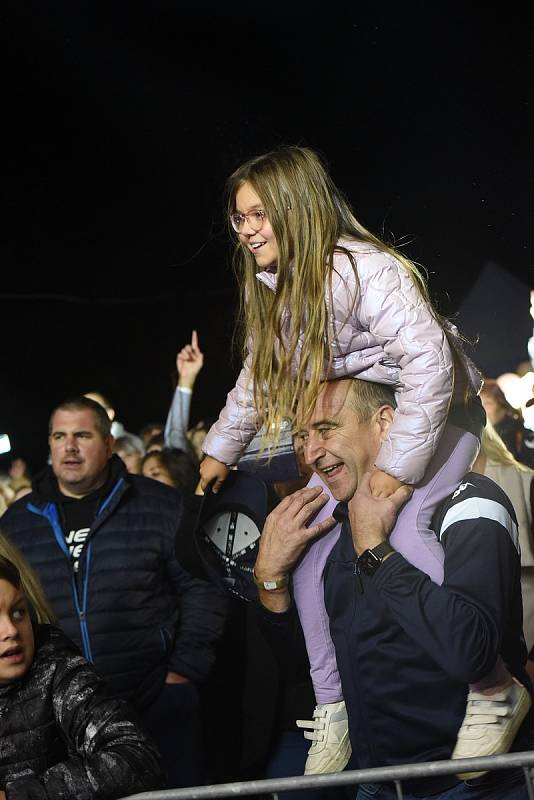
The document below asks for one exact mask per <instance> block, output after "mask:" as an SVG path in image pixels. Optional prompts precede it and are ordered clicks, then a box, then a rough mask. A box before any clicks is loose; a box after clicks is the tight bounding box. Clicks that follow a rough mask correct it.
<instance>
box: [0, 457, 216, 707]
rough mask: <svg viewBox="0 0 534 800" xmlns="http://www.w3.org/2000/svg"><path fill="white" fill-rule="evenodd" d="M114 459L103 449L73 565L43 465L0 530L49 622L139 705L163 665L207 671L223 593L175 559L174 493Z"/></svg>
mask: <svg viewBox="0 0 534 800" xmlns="http://www.w3.org/2000/svg"><path fill="white" fill-rule="evenodd" d="M119 461H120V460H119V459H118V458H117V457H116V456H114V457H113V458H112V462H111V469H112V474H113V476H114V478H115V479H114V480H112V481H111V486H112V488H111V490H110V491H108V492H107V496H104V497H102V502H101V503H100V505H99V508H98V511H97V514H96V517H95V519H94V521H93V523H92V525H91V527H90V531H89V534H88V537H87V540H86V542H85V544H84V547H83V550H82V553H81V556H80V558H79V562H78V563H79V567H78V571H77V572H74V570H73V561H72V559H71V557H70V553H69V549H68V546H67V544H66V542H65V536H64V531H63V530H62V524H61V513H60V509H59V508H58V505H59V504H58V502H57V498H58V492H57V481H56V480H55V478H54V476H53V473H52V470H51V468H50V467H48V468H47V469H46V470H45V472H44V473H43V474H42V476H41V478H40V480H38V481H37V482H36V488H35V489H34V491H33V492H32V493H31V494H30V495H28V496H27V497H24V498H22V499H21V500H19V501H18V502H17V503H15V504H14V505H13V506H12V507H11V508H10V509H9V510H8V511H7V512H6V514H4V516H3V517H2V530H3V531H4V532H5V533H7V534H8V536H9V538H10V539H11V541H12V542H13V544H14V545H15V546H16V547H17V548H18V549H19V550H20V551H21V552H22V553H23V555H24V556H25V557H26V558H27V560H28V561H29V562H30V564H31V565H32V566H33V567H34V568H35V570H36V571H37V573H38V575H39V577H40V579H41V582H42V584H43V587H44V590H45V593H46V595H47V597H48V600H49V601H50V604H51V605H52V608H53V610H54V612H55V613H56V615H57V617H58V624H59V625H60V626H61V628H62V629H63V631H64V632H65V634H66V635H67V636H68V637H69V638H70V639H72V640H73V641H74V642H76V644H78V646H79V647H80V648H81V650H82V652H83V654H84V655H85V657H86V658H87V659H88V660H89V661H91V662H93V663H94V664H95V667H96V669H97V671H98V672H99V674H100V675H101V676H102V677H103V678H105V679H106V681H107V683H108V687H109V689H110V692H111V693H112V694H114V695H117V696H126V697H128V698H129V699H130V700H131V701H133V702H134V703H135V704H136V705H137V707H138V708H140V709H143V708H145V707H146V706H147V705H149V704H150V703H151V702H152V700H153V699H154V698H155V696H156V695H157V694H158V693H159V691H160V690H161V688H162V686H163V683H164V681H165V676H166V674H167V672H168V671H173V672H177V673H179V674H181V675H184V676H185V677H186V678H189V679H190V680H192V681H195V682H200V681H202V680H203V679H204V678H205V677H206V676H207V674H208V672H209V670H210V668H211V666H212V664H213V661H214V658H215V649H214V646H215V643H216V641H217V640H218V639H219V637H220V636H221V634H222V630H223V626H224V620H225V613H226V601H225V598H224V597H222V596H221V594H220V592H219V591H218V590H217V589H215V588H214V587H213V586H212V585H211V584H209V583H207V582H205V581H202V580H199V579H198V578H194V577H192V576H191V575H190V574H189V573H188V572H186V571H185V570H184V569H183V568H182V567H181V566H180V564H179V563H178V561H177V560H176V555H175V537H176V532H177V530H178V526H179V523H180V519H181V515H182V499H181V496H180V494H179V492H178V491H177V490H175V489H171V488H169V487H168V486H164V485H163V484H162V483H159V482H158V481H155V480H151V479H149V478H143V477H141V476H137V475H129V474H128V473H127V472H126V471H125V469H124V468H123V467H122V462H120V464H119ZM109 485H110V484H109V482H108V486H109Z"/></svg>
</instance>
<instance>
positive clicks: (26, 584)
mask: <svg viewBox="0 0 534 800" xmlns="http://www.w3.org/2000/svg"><path fill="white" fill-rule="evenodd" d="M0 557H1V558H5V559H6V560H7V561H10V562H11V563H12V564H13V565H14V566H15V567H16V568H17V570H18V572H19V574H20V584H21V586H20V588H21V589H22V592H23V594H24V595H25V597H26V599H27V600H28V602H29V603H30V605H31V606H32V608H33V610H34V612H35V618H36V620H37V622H40V623H54V622H56V621H57V620H56V617H55V614H54V612H53V611H52V609H51V608H50V605H49V603H48V600H47V599H46V595H45V593H44V589H43V587H42V586H41V582H40V580H39V578H38V577H37V575H36V573H35V572H34V570H33V569H32V567H30V565H29V564H28V562H27V561H26V559H25V558H24V556H23V555H22V553H20V552H19V550H17V548H16V547H15V546H14V545H12V544H11V542H10V541H9V539H8V538H7V536H5V535H4V534H3V533H2V532H1V531H0Z"/></svg>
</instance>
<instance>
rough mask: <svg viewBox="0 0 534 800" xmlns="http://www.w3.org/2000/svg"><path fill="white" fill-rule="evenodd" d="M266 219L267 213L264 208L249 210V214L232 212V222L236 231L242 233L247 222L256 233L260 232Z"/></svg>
mask: <svg viewBox="0 0 534 800" xmlns="http://www.w3.org/2000/svg"><path fill="white" fill-rule="evenodd" d="M266 219H267V214H266V212H265V211H263V209H259V210H258V211H249V213H248V214H237V213H236V214H230V224H231V225H232V228H233V229H234V231H235V232H236V233H241V231H242V230H243V226H244V225H245V222H246V223H247V225H248V226H249V228H252V230H253V231H254V233H258V231H261V229H262V228H263V226H264V224H265V220H266Z"/></svg>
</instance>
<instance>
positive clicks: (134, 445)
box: [114, 433, 145, 457]
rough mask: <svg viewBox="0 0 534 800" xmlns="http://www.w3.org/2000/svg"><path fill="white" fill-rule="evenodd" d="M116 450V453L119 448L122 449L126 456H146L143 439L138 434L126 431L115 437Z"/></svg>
mask: <svg viewBox="0 0 534 800" xmlns="http://www.w3.org/2000/svg"><path fill="white" fill-rule="evenodd" d="M114 450H115V452H116V453H118V452H119V450H122V452H123V453H124V455H126V456H134V455H136V456H141V457H142V456H144V455H145V447H144V445H143V442H142V441H141V439H139V437H138V436H132V435H131V434H128V433H125V434H124V435H123V436H119V437H118V438H117V439H115V447H114Z"/></svg>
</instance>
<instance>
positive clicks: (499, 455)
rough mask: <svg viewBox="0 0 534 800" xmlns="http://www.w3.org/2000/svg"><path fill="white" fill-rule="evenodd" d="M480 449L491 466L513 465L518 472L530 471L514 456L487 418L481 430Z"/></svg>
mask: <svg viewBox="0 0 534 800" xmlns="http://www.w3.org/2000/svg"><path fill="white" fill-rule="evenodd" d="M480 451H481V453H482V455H483V456H485V458H486V462H487V464H491V465H492V466H496V467H514V468H515V469H518V470H520V472H531V471H532V470H531V469H530V468H529V467H527V465H526V464H522V463H521V461H517V459H515V458H514V456H513V455H512V453H511V452H510V451H509V450H508V448H507V447H506V445H505V443H504V442H503V440H502V439H501V437H500V436H499V434H498V433H497V431H496V430H495V428H494V427H493V425H492V424H491V422H490V421H489V420H488V421H487V422H486V426H485V428H484V430H483V431H482V439H481V442H480Z"/></svg>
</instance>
